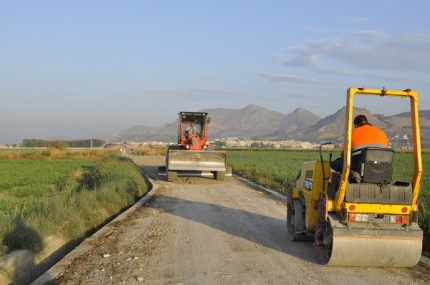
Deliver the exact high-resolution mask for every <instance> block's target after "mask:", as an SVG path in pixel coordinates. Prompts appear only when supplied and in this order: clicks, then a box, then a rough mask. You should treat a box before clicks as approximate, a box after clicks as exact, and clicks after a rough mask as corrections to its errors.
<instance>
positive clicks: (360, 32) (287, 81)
mask: <svg viewBox="0 0 430 285" xmlns="http://www.w3.org/2000/svg"><path fill="white" fill-rule="evenodd" d="M0 36H1V44H0V143H19V142H21V141H22V139H23V138H40V139H50V136H55V135H64V136H74V135H77V133H72V130H80V129H81V128H84V127H85V128H93V127H94V128H103V127H101V126H116V128H117V129H118V130H121V128H125V127H127V126H137V125H146V126H152V127H158V126H161V125H163V124H164V123H170V122H173V121H175V120H176V116H177V113H178V112H179V111H195V110H196V111H198V110H201V109H210V108H234V109H242V108H244V107H246V106H247V105H249V104H256V105H259V106H262V107H265V108H267V109H268V110H270V111H277V112H281V113H284V114H288V113H290V112H292V111H294V110H295V109H296V108H298V107H302V108H305V109H307V110H309V111H311V112H313V113H315V114H316V115H318V116H321V117H325V116H328V115H331V114H333V113H335V112H336V111H337V110H339V109H341V108H342V107H343V106H344V105H345V94H346V90H347V88H348V87H351V86H357V87H368V88H378V89H379V88H382V87H385V88H387V89H399V90H403V89H406V88H411V89H413V90H415V91H417V92H418V93H419V98H420V109H422V110H427V109H430V95H429V91H430V82H429V75H430V2H429V1H424V0H420V1H400V0H399V1H394V0H393V1H387V0H381V1H378V0H376V1H368V0H363V1H285V0H283V1H222V0H218V1H187V0H184V1H179V0H177V1H173V0H172V1H163V0H159V1H144V0H142V1H47V0H46V1H11V0H2V1H0ZM372 98H373V97H372ZM408 104H409V103H408V102H407V101H402V100H400V102H399V100H396V101H390V100H389V99H385V100H384V101H380V100H379V98H376V99H372V101H369V99H368V98H366V99H363V100H356V106H357V107H362V108H367V109H368V110H370V111H371V112H373V113H382V114H385V115H393V114H397V113H400V112H404V111H408V106H409V105H408ZM76 132H78V131H76Z"/></svg>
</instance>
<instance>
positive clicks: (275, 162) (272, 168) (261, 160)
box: [227, 149, 430, 253]
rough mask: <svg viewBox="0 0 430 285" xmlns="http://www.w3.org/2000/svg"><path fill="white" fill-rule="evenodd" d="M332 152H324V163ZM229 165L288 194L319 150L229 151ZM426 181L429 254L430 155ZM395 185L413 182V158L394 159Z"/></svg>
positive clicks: (423, 210)
mask: <svg viewBox="0 0 430 285" xmlns="http://www.w3.org/2000/svg"><path fill="white" fill-rule="evenodd" d="M330 153H331V152H329V151H323V153H322V156H323V158H324V159H325V160H328V159H329V155H330ZM332 153H333V156H332V160H334V159H336V158H337V157H339V155H340V152H339V151H332ZM227 159H228V165H229V166H231V167H232V169H233V172H234V173H235V174H238V175H240V176H243V177H245V178H248V179H250V180H251V181H254V182H256V183H258V184H260V185H263V186H265V187H267V188H269V189H272V190H275V191H278V192H280V193H283V194H285V191H286V188H287V186H288V185H289V184H290V185H295V181H296V177H297V174H298V173H299V171H300V169H301V166H302V163H303V162H304V161H314V160H319V159H320V154H319V152H318V151H317V150H270V149H255V150H249V149H234V150H233V149H228V150H227ZM422 161H423V169H424V171H423V177H422V180H421V190H420V194H419V224H420V226H421V228H422V229H423V230H424V246H423V249H424V251H425V252H426V253H428V252H430V226H429V224H430V190H429V187H430V173H429V172H426V171H425V170H426V169H430V153H423V154H422ZM393 165H394V173H393V179H394V181H396V180H399V181H410V180H411V177H412V174H413V169H414V165H413V154H412V153H411V152H406V151H398V152H396V153H395V155H394V162H393Z"/></svg>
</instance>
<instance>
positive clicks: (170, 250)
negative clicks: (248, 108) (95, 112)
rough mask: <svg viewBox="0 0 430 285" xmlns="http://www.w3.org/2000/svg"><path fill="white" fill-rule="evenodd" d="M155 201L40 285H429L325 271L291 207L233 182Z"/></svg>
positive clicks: (159, 192)
mask: <svg viewBox="0 0 430 285" xmlns="http://www.w3.org/2000/svg"><path fill="white" fill-rule="evenodd" d="M130 157H131V158H132V159H133V160H134V161H135V162H136V164H138V165H139V166H140V167H141V168H142V169H143V171H144V173H145V174H146V175H147V177H149V178H150V180H151V182H152V183H153V185H154V188H153V190H152V191H151V193H150V194H149V195H147V196H146V197H145V198H143V199H142V200H141V201H139V203H138V204H136V205H135V206H133V207H132V208H131V209H129V210H128V211H127V212H125V213H124V214H122V215H121V216H119V217H118V218H117V219H115V220H114V221H113V222H111V223H110V224H108V225H107V226H106V227H104V228H103V229H102V230H100V231H99V232H97V233H96V234H95V235H94V236H92V237H90V238H88V239H86V240H85V241H84V242H83V243H82V244H81V245H80V246H79V247H78V248H77V249H76V250H74V251H73V252H72V253H70V254H69V255H68V256H66V257H65V258H64V259H63V260H62V261H60V262H59V263H58V264H57V265H56V266H54V267H53V268H51V270H50V271H48V272H47V273H46V274H45V275H43V276H42V277H40V278H39V279H37V280H36V281H35V282H34V283H33V284H35V285H36V284H37V285H38V284H81V285H83V284H336V285H338V284H354V285H357V284H372V285H374V284H391V285H394V284H429V283H430V267H429V265H428V264H426V263H421V262H420V263H419V264H418V265H417V266H416V267H414V268H355V267H326V266H322V265H320V264H318V261H317V260H316V257H315V253H314V248H313V246H312V242H292V241H289V240H288V238H287V230H286V225H285V216H286V205H285V200H284V199H283V198H282V197H280V196H278V195H274V194H271V193H268V192H266V191H263V190H261V189H260V190H259V189H255V187H254V188H251V187H250V186H248V185H247V184H246V183H244V182H242V181H240V180H238V179H236V178H234V177H228V178H227V179H226V181H222V182H221V181H215V180H213V179H209V178H188V179H185V178H182V179H181V180H180V181H177V182H174V183H168V182H165V181H160V180H157V169H158V166H161V165H163V164H164V157H147V156H130Z"/></svg>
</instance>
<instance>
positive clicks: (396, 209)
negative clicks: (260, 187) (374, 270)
mask: <svg viewBox="0 0 430 285" xmlns="http://www.w3.org/2000/svg"><path fill="white" fill-rule="evenodd" d="M361 95H373V96H381V97H396V98H403V99H407V98H409V104H410V113H411V126H412V148H413V158H414V171H413V176H412V177H410V180H409V181H392V174H393V171H394V170H395V169H396V165H395V164H393V157H394V155H395V151H394V150H393V149H391V148H377V147H373V148H372V147H369V148H365V149H363V151H362V152H361V154H360V157H359V158H358V160H357V162H354V163H352V162H351V160H352V159H351V143H350V142H351V133H352V127H353V111H354V108H353V106H354V97H355V96H361ZM345 114H346V115H345V134H344V148H343V157H344V159H343V168H342V172H341V173H334V172H332V171H331V168H330V160H331V155H330V159H329V160H324V158H323V155H322V151H321V149H322V148H323V145H324V144H329V142H327V143H323V144H321V145H320V159H319V160H316V161H309V162H304V163H303V165H302V169H301V171H300V174H299V175H298V178H297V181H296V186H291V187H288V188H287V229H288V236H289V238H290V240H292V241H305V240H312V241H314V247H315V250H316V256H317V259H318V260H319V262H320V263H322V264H324V265H327V266H371V267H412V266H415V265H416V264H417V263H418V261H419V260H420V257H421V251H422V240H423V231H422V229H421V228H420V227H419V225H418V194H419V191H420V181H421V176H422V160H421V142H420V129H419V114H418V93H417V92H414V91H411V90H410V89H406V90H402V91H396V90H387V89H385V88H383V89H382V90H379V89H369V88H356V87H351V88H349V89H348V90H347V100H346V111H345Z"/></svg>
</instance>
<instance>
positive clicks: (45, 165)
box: [0, 150, 148, 275]
mask: <svg viewBox="0 0 430 285" xmlns="http://www.w3.org/2000/svg"><path fill="white" fill-rule="evenodd" d="M147 191H148V185H147V183H146V180H145V178H144V177H143V175H142V174H141V172H140V169H139V168H138V167H137V166H136V165H135V164H134V163H133V161H132V160H130V159H128V158H125V157H123V156H119V155H117V152H113V151H108V150H86V151H85V150H79V151H68V150H64V151H59V150H32V151H30V150H21V151H13V150H11V151H9V150H7V151H6V150H1V151H0V240H1V241H2V245H6V246H7V247H8V248H9V250H15V249H28V250H30V251H31V252H32V253H33V254H34V255H35V256H36V259H37V258H39V259H40V258H45V257H46V255H49V254H50V253H49V252H44V250H45V247H46V244H45V242H46V239H47V237H53V236H54V237H56V238H57V239H59V240H61V241H64V242H68V241H71V240H74V239H77V238H82V237H84V236H85V235H87V234H88V233H91V232H92V231H94V230H95V229H97V228H98V227H100V226H101V225H103V223H105V222H107V221H108V220H110V219H111V218H112V217H114V216H115V215H117V214H119V213H120V212H121V211H122V210H123V209H125V208H126V207H129V206H130V205H132V204H134V203H135V201H136V200H137V199H138V198H140V197H142V196H143V195H144V194H145V193H147ZM0 274H9V275H10V274H12V275H13V273H8V272H6V273H5V272H4V269H2V268H0Z"/></svg>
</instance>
